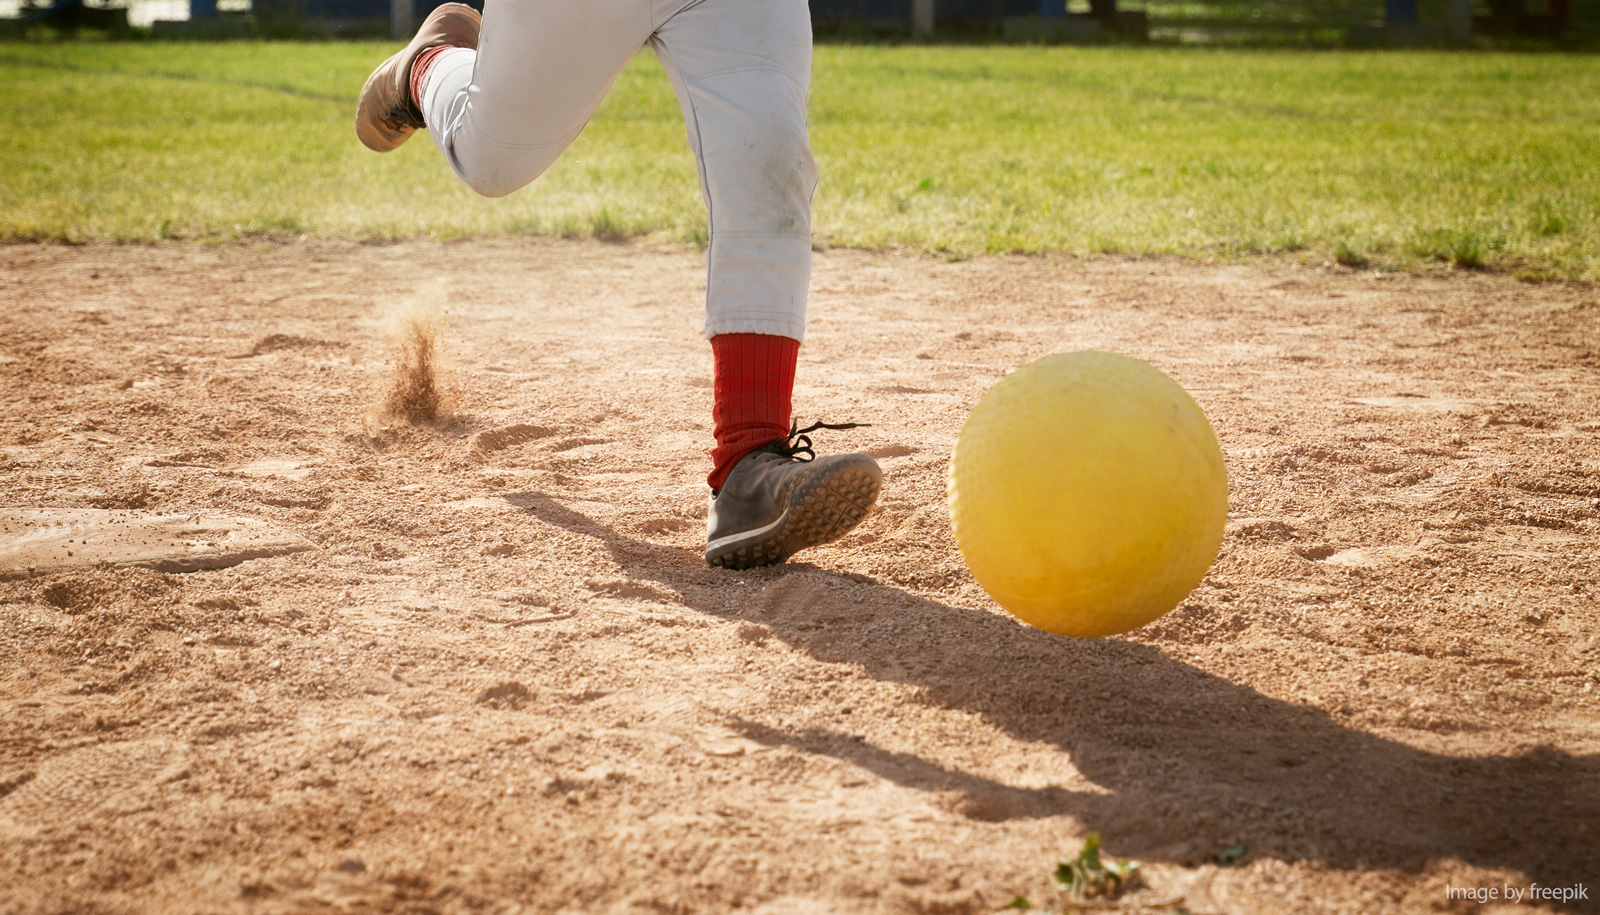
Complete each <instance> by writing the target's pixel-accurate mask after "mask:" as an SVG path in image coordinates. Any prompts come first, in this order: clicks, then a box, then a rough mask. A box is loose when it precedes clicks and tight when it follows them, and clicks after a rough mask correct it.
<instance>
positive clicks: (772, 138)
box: [421, 0, 817, 340]
mask: <svg viewBox="0 0 1600 915" xmlns="http://www.w3.org/2000/svg"><path fill="white" fill-rule="evenodd" d="M646 40H649V41H651V42H652V44H653V45H654V47H655V50H656V53H657V56H659V57H660V58H661V61H662V63H663V64H665V66H666V68H667V72H668V74H669V75H670V77H671V79H672V84H673V87H674V88H675V89H676V90H677V93H678V100H679V102H680V103H681V104H682V106H683V110H684V116H685V118H686V119H687V125H688V133H689V143H690V146H691V147H692V148H693V149H694V152H695V157H696V160H697V162H698V165H699V171H700V180H701V188H702V191H703V193H704V195H705V200H706V207H707V210H708V213H709V225H710V232H709V241H710V245H709V248H708V250H707V252H706V261H707V270H708V274H709V275H708V279H707V288H706V335H707V336H708V337H710V336H715V335H717V334H725V333H763V334H776V335H779V336H786V337H793V338H795V339H797V340H798V339H800V338H801V337H802V335H803V333H804V329H805V308H806V291H807V287H808V286H809V284H810V278H811V193H812V190H813V189H814V188H815V186H816V180H817V173H816V164H815V162H814V161H813V160H812V158H811V151H810V147H809V145H808V143H807V139H806V96H807V93H808V91H809V88H810V82H811V18H810V10H809V8H808V6H807V4H806V3H805V2H804V0H699V2H693V0H538V2H531V0H487V3H486V5H485V8H484V15H483V32H482V35H481V37H480V38H479V44H478V50H477V51H471V50H467V49H458V50H454V51H449V52H446V53H445V54H443V55H441V56H440V57H439V58H438V60H437V61H436V62H435V64H434V66H433V68H432V69H431V70H430V71H429V72H428V77H427V82H426V84H425V85H424V86H423V89H422V99H421V102H422V110H423V116H424V118H425V119H426V120H427V123H428V131H429V133H430V134H431V135H432V136H433V139H434V142H435V143H436V144H437V145H438V146H439V149H440V150H441V151H442V152H443V153H444V155H445V157H446V158H447V159H448V160H449V161H450V166H451V168H453V169H454V170H455V172H456V174H457V175H459V176H460V177H461V179H462V180H463V181H465V182H467V184H468V185H469V186H470V187H472V188H473V189H474V190H476V191H477V192H478V193H480V194H484V195H486V196H490V197H500V196H504V195H506V194H509V193H511V192H512V191H514V190H516V189H518V188H520V187H523V186H525V185H527V184H528V183H530V182H532V181H533V180H534V179H535V178H537V177H539V175H541V174H542V173H543V172H544V170H545V169H547V168H549V167H550V165H551V163H553V162H554V161H555V160H556V158H557V157H559V156H560V155H561V153H562V151H563V150H565V149H566V148H567V146H569V145H570V144H571V143H572V141H573V140H575V139H577V136H578V134H579V132H581V131H582V130H583V126H584V125H585V124H586V123H588V120H589V118H590V117H591V116H592V115H593V114H594V111H595V109H596V108H598V107H599V106H600V102H601V101H602V100H603V99H604V98H605V94H606V91H607V90H608V89H610V87H611V84H612V83H613V82H614V81H615V80H616V78H617V76H618V74H620V73H621V72H622V68H623V67H624V66H626V65H627V63H628V61H629V59H630V58H631V57H632V56H633V54H634V53H635V52H636V51H638V49H639V48H640V47H641V46H642V45H643V44H644V42H645V41H646Z"/></svg>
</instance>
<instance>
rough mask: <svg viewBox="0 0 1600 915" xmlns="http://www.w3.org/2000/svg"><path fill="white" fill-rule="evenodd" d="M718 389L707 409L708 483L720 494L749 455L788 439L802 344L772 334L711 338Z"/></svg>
mask: <svg viewBox="0 0 1600 915" xmlns="http://www.w3.org/2000/svg"><path fill="white" fill-rule="evenodd" d="M711 355H712V358H713V359H714V360H715V362H716V388H715V395H714V400H713V403H712V406H711V419H712V422H713V424H714V425H715V433H716V436H717V447H716V449H715V450H713V451H712V452H711V462H712V463H713V464H715V465H716V467H715V469H713V470H712V471H711V475H710V476H708V477H706V482H707V483H710V484H711V489H712V491H713V492H715V491H717V490H720V489H721V488H722V481H723V480H726V479H727V478H728V471H730V470H732V469H733V465H734V464H737V463H739V459H740V458H742V457H744V456H745V455H747V454H749V453H750V452H752V451H754V450H756V449H757V448H760V447H761V446H763V445H766V444H768V443H770V442H773V441H775V440H777V439H780V438H784V437H785V436H787V435H788V434H789V400H790V397H791V395H792V394H793V393H794V365H795V361H796V360H797V359H798V358H799V356H800V341H799V340H796V339H794V338H792V337H777V336H773V335H771V334H718V335H717V336H715V337H712V338H711Z"/></svg>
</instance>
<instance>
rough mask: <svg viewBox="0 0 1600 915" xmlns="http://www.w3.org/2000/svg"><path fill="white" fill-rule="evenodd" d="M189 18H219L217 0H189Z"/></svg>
mask: <svg viewBox="0 0 1600 915" xmlns="http://www.w3.org/2000/svg"><path fill="white" fill-rule="evenodd" d="M189 18H190V19H215V18H217V0H189Z"/></svg>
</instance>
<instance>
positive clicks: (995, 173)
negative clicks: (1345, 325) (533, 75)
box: [0, 43, 1600, 281]
mask: <svg viewBox="0 0 1600 915" xmlns="http://www.w3.org/2000/svg"><path fill="white" fill-rule="evenodd" d="M387 50H389V48H388V47H387V46H386V45H377V44H337V43H318V44H260V43H232V44H193V45H185V44H157V43H134V44H58V45H22V44H11V45H0V79H4V80H5V82H6V84H7V85H9V86H10V87H11V91H10V92H7V93H6V94H5V95H4V97H3V98H0V129H3V130H4V136H5V142H4V143H0V177H3V179H4V180H3V181H0V239H11V240H24V239H60V240H69V241H80V240H93V239H111V240H119V241H127V240H142V239H157V238H165V237H179V238H207V239H227V238H234V237H240V236H251V235H260V234H267V235H274V234H290V233H308V234H312V235H323V236H337V237H348V238H360V239H387V238H401V237H410V236H418V235H431V236H437V237H443V238H461V237H470V236H478V235H494V234H503V233H518V232H538V233H553V234H562V235H595V236H600V237H605V238H619V237H628V236H635V235H649V236H653V237H657V238H662V239H676V240H683V241H689V242H701V243H703V241H704V238H705V222H704V214H703V212H702V207H701V202H700V194H699V189H698V187H697V185H696V183H695V178H694V168H693V163H692V161H691V160H690V157H689V153H688V148H687V144H686V142H685V140H684V134H683V126H682V121H681V115H680V113H679V110H678V106H677V103H676V102H675V101H674V99H673V97H672V91H671V88H670V87H669V85H668V83H667V80H666V78H665V76H664V75H663V74H662V72H661V68H660V66H659V65H658V64H657V63H656V61H655V60H654V59H653V58H652V56H651V55H650V54H649V53H648V52H646V53H645V54H643V55H641V56H640V57H639V58H638V59H637V60H635V61H634V63H633V65H632V66H630V67H629V68H628V70H627V71H626V72H625V73H624V74H623V76H622V78H621V80H620V81H619V82H618V84H617V86H616V87H615V88H614V89H613V91H612V94H611V96H610V98H609V99H608V100H607V102H606V104H605V106H604V107H603V108H602V110H601V112H600V113H599V115H597V116H596V117H595V119H594V121H593V122H592V123H591V124H590V126H589V129H588V130H587V131H586V132H585V133H584V135H583V136H582V137H581V138H580V139H579V140H578V142H577V143H576V144H575V145H574V146H573V148H572V149H571V150H569V151H568V153H567V154H566V156H564V157H563V158H562V160H561V161H560V162H558V163H557V164H556V166H555V167H554V168H552V169H551V170H550V172H549V173H548V174H546V175H545V176H544V177H543V178H541V179H540V180H539V181H538V182H536V183H535V184H534V185H533V186H532V187H530V188H527V189H525V190H523V191H520V192H518V193H517V194H514V195H512V196H511V197H509V198H506V199H504V200H498V201H492V200H484V199H480V198H477V197H475V196H474V195H473V194H472V193H471V192H470V191H468V190H467V189H466V188H465V187H463V186H462V185H461V184H460V183H459V182H458V181H456V179H455V178H454V177H453V176H452V175H451V174H450V173H449V170H448V169H447V168H446V166H445V165H444V163H443V161H442V159H441V158H440V156H439V155H438V153H437V152H436V151H435V150H434V149H433V147H432V145H431V144H430V143H428V141H427V139H426V138H425V137H420V138H418V140H417V141H413V142H411V143H409V144H407V145H406V146H404V147H402V148H401V149H400V150H399V151H397V152H395V153H392V154H389V155H385V156H379V155H375V154H372V153H369V152H367V151H366V150H364V149H362V148H361V146H360V145H359V144H358V143H357V142H356V140H355V136H354V133H353V131H352V129H351V126H350V119H351V116H352V114H353V112H354V101H353V100H354V98H355V96H356V93H357V92H358V91H359V89H360V86H361V83H362V81H363V80H364V79H365V77H366V74H367V72H368V70H369V69H370V68H371V66H372V65H374V64H375V63H376V62H377V61H378V60H381V59H382V57H383V56H384V54H385V53H386V52H387ZM811 122H812V142H813V146H814V149H815V152H816V155H817V159H818V161H819V163H820V165H821V168H822V174H823V182H822V186H821V187H820V188H819V190H818V192H817V197H816V211H815V228H816V235H817V238H818V241H819V242H821V243H824V244H832V245H851V246H869V247H878V246H892V247H907V248H914V249H925V250H930V251H938V252H944V253H948V254H950V255H951V256H966V255H970V254H974V253H979V252H998V251H1025V252H1034V251H1054V252H1065V253H1070V254H1079V255H1093V254H1098V253H1130V254H1178V255H1183V256H1189V257H1200V258H1207V259H1232V258H1238V257H1246V256H1251V255H1258V254H1290V255H1293V256H1297V257H1305V258H1317V259H1321V260H1328V261H1333V260H1337V261H1339V262H1341V263H1345V264H1348V265H1351V266H1363V265H1364V266H1369V267H1397V266H1415V265H1420V264H1428V263H1438V264H1453V265H1456V266H1460V267H1471V268H1479V267H1486V268H1492V269H1502V270H1511V271H1516V272H1519V273H1522V274H1524V275H1527V276H1530V277H1555V278H1567V279H1578V280H1591V281H1592V280H1600V156H1596V155H1595V153H1594V150H1595V148H1596V146H1595V144H1596V142H1597V141H1596V137H1600V67H1596V66H1595V65H1594V60H1593V59H1592V58H1586V57H1579V56H1559V55H1544V56H1540V55H1513V54H1440V53H1422V52H1419V53H1392V52H1374V53H1306V52H1245V51H1196V50H1181V49H1139V48H1043V47H978V46H974V47H945V48H940V47H884V46H874V47H855V46H844V45H824V46H821V47H819V48H818V49H817V55H816V65H815V78H814V81H813V95H812V107H811Z"/></svg>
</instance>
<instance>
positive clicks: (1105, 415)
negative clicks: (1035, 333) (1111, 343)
mask: <svg viewBox="0 0 1600 915" xmlns="http://www.w3.org/2000/svg"><path fill="white" fill-rule="evenodd" d="M950 518H951V522H952V523H953V524H954V526H955V535H956V544H957V545H958V546H959V547H960V548H961V557H962V558H963V559H965V560H966V563H967V567H968V568H969V569H971V570H972V575H973V577H974V578H976V579H977V580H978V584H980V585H982V586H983V589H984V590H985V591H987V592H989V596H990V597H993V598H994V599H995V601H996V602H998V603H999V604H1000V606H1002V607H1004V608H1006V609H1007V610H1008V611H1010V612H1011V613H1012V614H1013V615H1015V616H1016V617H1018V618H1019V619H1021V620H1023V621H1024V622H1027V623H1031V624H1032V625H1034V626H1038V627H1039V628H1040V629H1046V630H1049V631H1050V632H1055V633H1060V634H1061V635H1071V636H1080V637H1089V636H1101V635H1115V634H1116V633H1119V632H1127V631H1128V630H1130V629H1136V628H1138V627H1140V626H1143V625H1144V624H1145V623H1148V622H1150V621H1151V620H1153V619H1156V618H1157V617H1159V616H1161V615H1162V614H1164V613H1166V612H1167V611H1169V610H1171V609H1172V608H1173V607H1176V606H1177V605H1178V603H1179V602H1180V601H1182V600H1183V599H1184V597H1185V596H1187V595H1188V594H1189V592H1190V591H1192V590H1194V587H1195V585H1198V584H1199V583H1200V580H1201V579H1202V578H1204V577H1205V574H1206V569H1208V568H1210V567H1211V561H1212V560H1213V559H1215V558H1216V555H1217V548H1218V547H1219V546H1221V544H1222V530H1223V527H1224V526H1225V525H1226V524H1227V520H1228V471H1227V468H1226V467H1225V466H1224V465H1223V462H1222V449H1221V447H1220V446H1219V445H1218V444H1217V436H1216V434H1215V433H1214V432H1212V431H1211V424H1210V423H1209V422H1207V421H1206V416H1205V414H1204V413H1203V412H1201V410H1200V407H1199V405H1197V404H1196V403H1195V402H1194V398H1192V397H1190V396H1189V395H1188V393H1187V392H1185V391H1184V390H1183V388H1181V387H1179V386H1178V383H1177V382H1175V381H1173V380H1172V379H1171V378H1168V377H1167V376H1166V375H1164V374H1162V373H1161V371H1160V370H1159V369H1156V368H1154V367H1153V366H1151V365H1149V364H1147V363H1144V362H1140V361H1139V360H1138V359H1133V358H1130V357H1128V356H1119V355H1116V354H1115V353H1099V352H1079V353H1065V354H1061V355H1056V356H1046V357H1045V358H1043V359H1040V360H1038V361H1037V362H1032V363H1029V364H1028V365H1026V366H1024V367H1022V368H1021V369H1018V370H1017V371H1015V372H1013V373H1011V374H1010V375H1008V376H1006V377H1005V378H1004V379H1002V380H1001V381H1000V383H999V384H996V385H995V386H994V387H993V388H990V389H989V392H988V393H987V394H985V395H983V399H982V400H980V401H978V406H977V408H976V409H974V410H973V411H972V415H971V416H969V417H968V418H967V423H966V425H965V426H963V427H962V429H961V435H960V437H958V438H957V439H956V451H955V455H954V457H953V458H952V459H951V461H950Z"/></svg>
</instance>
